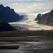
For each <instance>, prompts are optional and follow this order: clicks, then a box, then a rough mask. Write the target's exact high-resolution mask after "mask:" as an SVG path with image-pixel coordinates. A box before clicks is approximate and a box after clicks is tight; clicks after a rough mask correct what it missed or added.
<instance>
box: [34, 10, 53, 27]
mask: <svg viewBox="0 0 53 53" xmlns="http://www.w3.org/2000/svg"><path fill="white" fill-rule="evenodd" d="M35 21H37V23H38V24H43V25H49V26H53V10H51V11H50V12H48V13H45V14H38V15H37V18H36V19H35Z"/></svg>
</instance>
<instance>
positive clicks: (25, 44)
mask: <svg viewBox="0 0 53 53" xmlns="http://www.w3.org/2000/svg"><path fill="white" fill-rule="evenodd" d="M0 40H3V41H4V42H0V46H15V45H16V46H19V48H17V49H0V53H53V38H52V37H46V36H44V37H43V36H26V37H24V36H23V37H0ZM5 40H9V41H10V40H11V42H5ZM12 40H15V41H14V42H12Z"/></svg>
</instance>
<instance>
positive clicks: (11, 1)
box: [0, 0, 53, 13]
mask: <svg viewBox="0 0 53 53" xmlns="http://www.w3.org/2000/svg"><path fill="white" fill-rule="evenodd" d="M0 4H3V5H5V6H10V7H12V8H14V9H15V11H17V12H28V13H31V12H35V13H37V12H40V11H41V12H44V11H48V10H51V9H53V0H0Z"/></svg>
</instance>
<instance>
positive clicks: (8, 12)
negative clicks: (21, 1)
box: [0, 5, 25, 22]
mask: <svg viewBox="0 0 53 53" xmlns="http://www.w3.org/2000/svg"><path fill="white" fill-rule="evenodd" d="M24 17H25V16H24V15H19V14H17V13H15V11H14V9H11V8H10V7H8V6H6V7H4V6H3V5H0V21H5V22H15V21H20V20H22V19H24Z"/></svg>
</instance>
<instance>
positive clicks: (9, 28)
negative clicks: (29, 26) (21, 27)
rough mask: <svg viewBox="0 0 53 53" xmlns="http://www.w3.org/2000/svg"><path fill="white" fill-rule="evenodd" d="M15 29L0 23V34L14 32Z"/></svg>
mask: <svg viewBox="0 0 53 53" xmlns="http://www.w3.org/2000/svg"><path fill="white" fill-rule="evenodd" d="M15 30H16V29H15V28H13V27H12V26H10V25H9V24H8V23H5V22H1V23H0V32H3V31H15Z"/></svg>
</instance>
